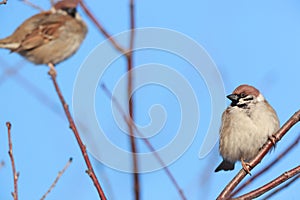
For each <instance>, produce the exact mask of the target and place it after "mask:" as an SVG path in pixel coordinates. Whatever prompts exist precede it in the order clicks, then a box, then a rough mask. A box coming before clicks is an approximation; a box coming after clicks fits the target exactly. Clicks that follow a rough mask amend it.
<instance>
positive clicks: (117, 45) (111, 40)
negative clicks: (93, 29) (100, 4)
mask: <svg viewBox="0 0 300 200" xmlns="http://www.w3.org/2000/svg"><path fill="white" fill-rule="evenodd" d="M79 4H80V6H81V7H82V9H83V10H84V12H85V14H86V15H87V16H88V17H89V18H90V19H91V20H92V22H93V23H94V24H95V25H96V26H97V28H98V29H99V30H100V32H101V33H102V34H103V35H104V36H105V37H106V38H107V39H108V40H109V41H110V42H111V44H112V45H113V46H114V47H115V48H116V49H117V50H118V51H120V52H121V53H124V52H125V50H124V49H123V48H122V47H121V46H120V45H119V44H118V43H117V42H116V41H115V40H114V38H113V37H111V35H110V34H109V33H108V32H107V31H106V30H105V29H104V27H103V26H102V25H101V24H100V23H99V21H98V20H97V19H96V18H95V16H94V15H93V14H92V13H91V11H90V10H89V9H88V8H87V6H86V5H85V3H84V2H83V0H79Z"/></svg>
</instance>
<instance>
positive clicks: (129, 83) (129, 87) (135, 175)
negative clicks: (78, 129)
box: [125, 0, 141, 200]
mask: <svg viewBox="0 0 300 200" xmlns="http://www.w3.org/2000/svg"><path fill="white" fill-rule="evenodd" d="M129 10H130V39H129V49H128V51H127V52H126V54H125V55H126V59H127V73H128V79H127V99H128V109H129V117H130V118H131V119H132V120H133V121H134V99H133V97H132V88H133V74H132V69H133V46H134V36H135V31H134V29H135V10H134V0H129ZM128 129H129V134H130V146H131V153H132V154H131V155H132V162H133V180H134V181H133V184H134V194H135V200H139V199H140V194H141V191H140V181H139V174H138V171H139V166H138V160H137V156H136V154H137V146H136V141H135V137H134V131H133V126H132V124H128Z"/></svg>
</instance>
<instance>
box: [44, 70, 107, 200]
mask: <svg viewBox="0 0 300 200" xmlns="http://www.w3.org/2000/svg"><path fill="white" fill-rule="evenodd" d="M49 75H50V76H51V79H52V82H53V84H54V87H55V90H56V92H57V95H58V97H59V99H60V102H61V104H62V106H63V108H64V111H65V114H66V117H67V119H68V121H69V127H70V129H72V131H73V133H74V136H75V138H76V140H77V143H78V145H79V147H80V150H81V153H82V156H83V158H84V161H85V163H86V166H87V170H86V173H87V174H88V175H89V176H90V178H91V179H92V181H93V183H94V185H95V187H96V189H97V192H98V194H99V197H100V199H101V200H106V197H105V194H104V192H103V190H102V187H101V185H100V183H99V181H98V179H97V176H96V174H95V172H94V169H93V166H92V164H91V161H90V159H89V156H88V154H87V151H86V147H85V145H84V144H83V142H82V140H81V138H80V135H79V132H78V130H77V127H76V125H75V123H74V120H73V118H72V115H71V113H70V111H69V106H68V104H67V103H66V101H65V99H64V97H63V95H62V93H61V90H60V88H59V86H58V84H57V81H56V76H55V75H54V74H53V73H49Z"/></svg>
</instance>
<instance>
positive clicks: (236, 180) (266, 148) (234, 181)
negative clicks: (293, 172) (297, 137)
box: [217, 110, 300, 200]
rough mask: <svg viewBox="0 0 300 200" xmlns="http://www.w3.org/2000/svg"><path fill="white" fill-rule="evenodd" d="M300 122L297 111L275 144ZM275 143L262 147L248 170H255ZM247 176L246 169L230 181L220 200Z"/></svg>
mask: <svg viewBox="0 0 300 200" xmlns="http://www.w3.org/2000/svg"><path fill="white" fill-rule="evenodd" d="M299 120H300V110H299V111H297V112H296V113H295V114H294V115H293V116H292V117H291V118H290V119H289V120H288V121H287V122H286V123H285V124H284V125H283V126H282V127H281V128H280V129H279V130H278V131H277V132H276V133H275V134H274V135H273V137H274V142H275V143H277V142H278V141H279V140H281V138H282V137H283V136H284V135H285V134H286V133H287V132H288V131H289V130H290V128H292V126H294V125H295V124H296V123H297V122H299ZM272 146H273V143H272V141H271V140H269V141H267V143H266V144H265V145H264V146H263V147H262V149H261V150H260V151H259V153H258V154H257V156H256V157H255V158H254V159H253V160H252V161H251V162H250V163H249V166H248V169H249V170H251V169H253V168H254V167H255V166H256V165H258V164H259V163H260V161H261V160H262V159H263V158H264V156H265V155H266V154H267V153H268V152H269V150H270V149H271V148H272ZM246 175H247V173H246V172H245V170H244V169H241V170H240V171H239V173H238V174H237V175H236V176H235V177H234V178H233V179H232V180H231V181H230V183H229V184H228V185H227V186H226V187H225V188H224V190H223V191H222V192H221V193H220V195H219V196H218V198H217V199H218V200H221V199H222V200H223V199H227V198H229V196H230V195H231V193H232V191H233V190H234V188H236V186H237V185H238V184H239V183H240V182H241V181H242V180H243V179H244V177H245V176H246Z"/></svg>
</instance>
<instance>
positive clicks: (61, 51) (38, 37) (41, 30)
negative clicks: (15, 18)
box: [0, 0, 87, 72]
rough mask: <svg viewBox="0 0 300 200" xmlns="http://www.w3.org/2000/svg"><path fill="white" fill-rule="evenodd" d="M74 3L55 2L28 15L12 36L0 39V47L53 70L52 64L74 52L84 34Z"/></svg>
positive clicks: (85, 30) (85, 31)
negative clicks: (49, 8)
mask: <svg viewBox="0 0 300 200" xmlns="http://www.w3.org/2000/svg"><path fill="white" fill-rule="evenodd" d="M76 6H77V3H76V2H75V1H72V0H69V1H67V0H65V1H59V2H57V3H56V4H55V5H54V6H53V7H52V8H51V10H49V11H45V12H41V13H39V14H37V15H34V16H32V17H30V18H29V19H27V20H26V21H24V22H23V23H22V24H21V25H20V26H19V27H18V28H17V29H16V30H15V32H14V33H13V34H12V35H10V36H8V37H6V38H4V39H1V40H0V48H6V49H10V50H11V52H16V53H19V54H20V55H22V56H24V57H25V58H26V59H28V60H29V61H31V62H33V63H35V64H47V65H49V66H50V68H52V70H54V65H55V64H57V63H59V62H61V61H63V60H65V59H67V58H69V57H70V56H71V55H73V54H74V53H75V52H76V50H77V49H78V48H79V46H80V44H81V42H82V41H83V39H84V38H85V35H86V33H87V27H86V25H85V23H84V22H83V21H82V19H81V17H80V16H79V14H78V13H77V12H76ZM54 72H55V70H54Z"/></svg>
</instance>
